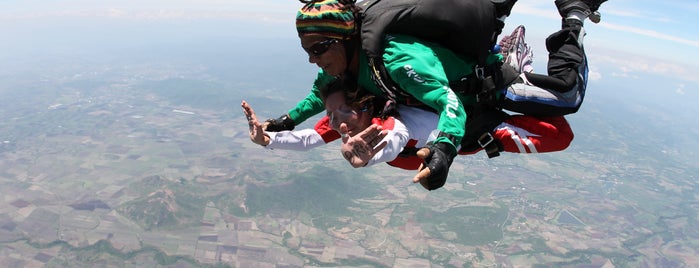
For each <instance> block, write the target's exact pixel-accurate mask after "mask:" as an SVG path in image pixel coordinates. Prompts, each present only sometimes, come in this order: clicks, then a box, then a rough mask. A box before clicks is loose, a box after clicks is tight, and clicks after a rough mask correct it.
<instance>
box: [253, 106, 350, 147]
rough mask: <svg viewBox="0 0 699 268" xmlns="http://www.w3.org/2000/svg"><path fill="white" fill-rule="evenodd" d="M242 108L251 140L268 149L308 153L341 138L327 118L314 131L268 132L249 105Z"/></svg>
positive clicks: (322, 119) (319, 122)
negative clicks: (330, 125)
mask: <svg viewBox="0 0 699 268" xmlns="http://www.w3.org/2000/svg"><path fill="white" fill-rule="evenodd" d="M241 106H242V108H243V113H244V114H245V117H246V118H247V120H248V125H249V127H250V129H249V134H250V140H251V141H252V142H254V143H256V144H259V145H262V146H265V148H267V149H282V150H295V151H307V150H310V149H312V148H315V147H318V146H321V145H324V144H326V143H328V142H330V141H333V140H335V139H338V138H339V137H340V135H339V134H338V133H337V132H336V131H334V130H332V129H331V128H330V127H329V125H328V118H327V117H323V118H321V120H320V121H318V123H317V124H316V126H315V127H314V128H313V129H302V130H295V131H279V132H268V131H265V130H264V129H263V127H262V124H261V123H260V122H259V121H258V120H257V116H256V115H255V111H254V110H253V109H252V107H251V106H250V104H249V103H247V102H246V101H243V102H242V104H241Z"/></svg>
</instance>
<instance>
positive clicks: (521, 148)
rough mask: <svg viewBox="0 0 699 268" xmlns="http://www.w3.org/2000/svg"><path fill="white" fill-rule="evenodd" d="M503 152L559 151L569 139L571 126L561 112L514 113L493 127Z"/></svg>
mask: <svg viewBox="0 0 699 268" xmlns="http://www.w3.org/2000/svg"><path fill="white" fill-rule="evenodd" d="M493 137H494V138H495V139H497V140H498V141H500V143H502V146H503V149H504V151H505V152H511V153H546V152H557V151H562V150H564V149H566V148H567V147H568V145H570V142H571V141H572V140H573V137H574V135H573V130H572V129H571V128H570V125H569V124H568V121H567V120H566V119H565V117H563V116H555V117H534V116H528V115H514V116H511V117H510V118H508V119H506V120H505V121H504V122H503V123H502V124H500V125H499V126H497V127H496V128H495V130H494V131H493Z"/></svg>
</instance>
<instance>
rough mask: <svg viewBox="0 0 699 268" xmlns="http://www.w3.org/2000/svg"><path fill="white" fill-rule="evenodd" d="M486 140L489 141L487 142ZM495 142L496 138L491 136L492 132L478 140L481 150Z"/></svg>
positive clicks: (484, 134)
mask: <svg viewBox="0 0 699 268" xmlns="http://www.w3.org/2000/svg"><path fill="white" fill-rule="evenodd" d="M486 139H487V140H486ZM494 140H495V138H494V137H493V135H492V134H490V132H486V133H483V135H481V136H480V137H479V138H478V145H480V146H481V148H485V147H487V146H488V145H489V144H490V143H492V142H493V141H494Z"/></svg>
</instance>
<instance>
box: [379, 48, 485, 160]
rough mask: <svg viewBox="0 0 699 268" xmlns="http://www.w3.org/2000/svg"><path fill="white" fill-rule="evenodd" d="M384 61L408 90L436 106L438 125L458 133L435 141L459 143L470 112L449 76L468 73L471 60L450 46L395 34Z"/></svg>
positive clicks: (443, 130)
mask: <svg viewBox="0 0 699 268" xmlns="http://www.w3.org/2000/svg"><path fill="white" fill-rule="evenodd" d="M383 59H384V64H385V66H386V69H387V70H388V72H389V75H390V76H391V78H392V79H393V80H394V81H395V82H396V83H398V85H399V86H400V87H401V88H402V89H403V90H405V91H406V92H407V93H408V94H410V95H412V96H413V97H415V98H416V99H417V100H418V101H420V102H422V103H424V104H426V105H428V106H430V107H431V108H433V109H435V110H436V111H437V113H438V114H439V123H438V125H437V129H439V130H440V131H441V132H444V133H447V134H450V135H452V136H453V137H454V139H455V142H456V143H457V144H453V143H452V142H451V141H449V139H448V138H446V137H440V138H438V139H437V140H436V141H435V142H446V143H450V144H452V145H454V147H455V148H456V146H457V145H458V144H459V143H460V142H461V138H462V137H463V136H464V132H465V126H466V112H465V107H464V105H463V104H462V100H461V99H460V98H459V97H458V96H457V94H456V93H454V92H453V91H452V90H451V88H450V87H449V80H450V78H451V79H458V78H460V77H463V76H464V75H466V74H467V73H466V71H465V70H468V69H472V68H468V66H467V63H466V62H464V61H463V60H462V59H461V58H460V57H458V56H456V55H455V54H454V53H452V52H451V51H449V50H448V49H446V48H442V47H439V46H436V45H433V44H430V43H426V42H422V41H421V40H419V39H415V38H412V37H408V36H395V38H393V39H391V40H390V41H389V42H388V43H387V45H386V48H385V50H384V55H383Z"/></svg>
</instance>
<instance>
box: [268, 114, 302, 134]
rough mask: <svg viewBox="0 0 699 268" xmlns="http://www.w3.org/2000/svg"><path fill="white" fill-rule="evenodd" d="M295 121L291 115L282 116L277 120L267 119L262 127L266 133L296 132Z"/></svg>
mask: <svg viewBox="0 0 699 268" xmlns="http://www.w3.org/2000/svg"><path fill="white" fill-rule="evenodd" d="M295 125H296V124H294V120H292V119H291V117H289V115H286V114H285V115H282V116H280V117H279V118H277V119H273V118H270V119H267V121H265V123H264V124H263V125H262V126H263V128H264V130H265V131H271V132H279V131H284V130H294V126H295Z"/></svg>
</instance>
